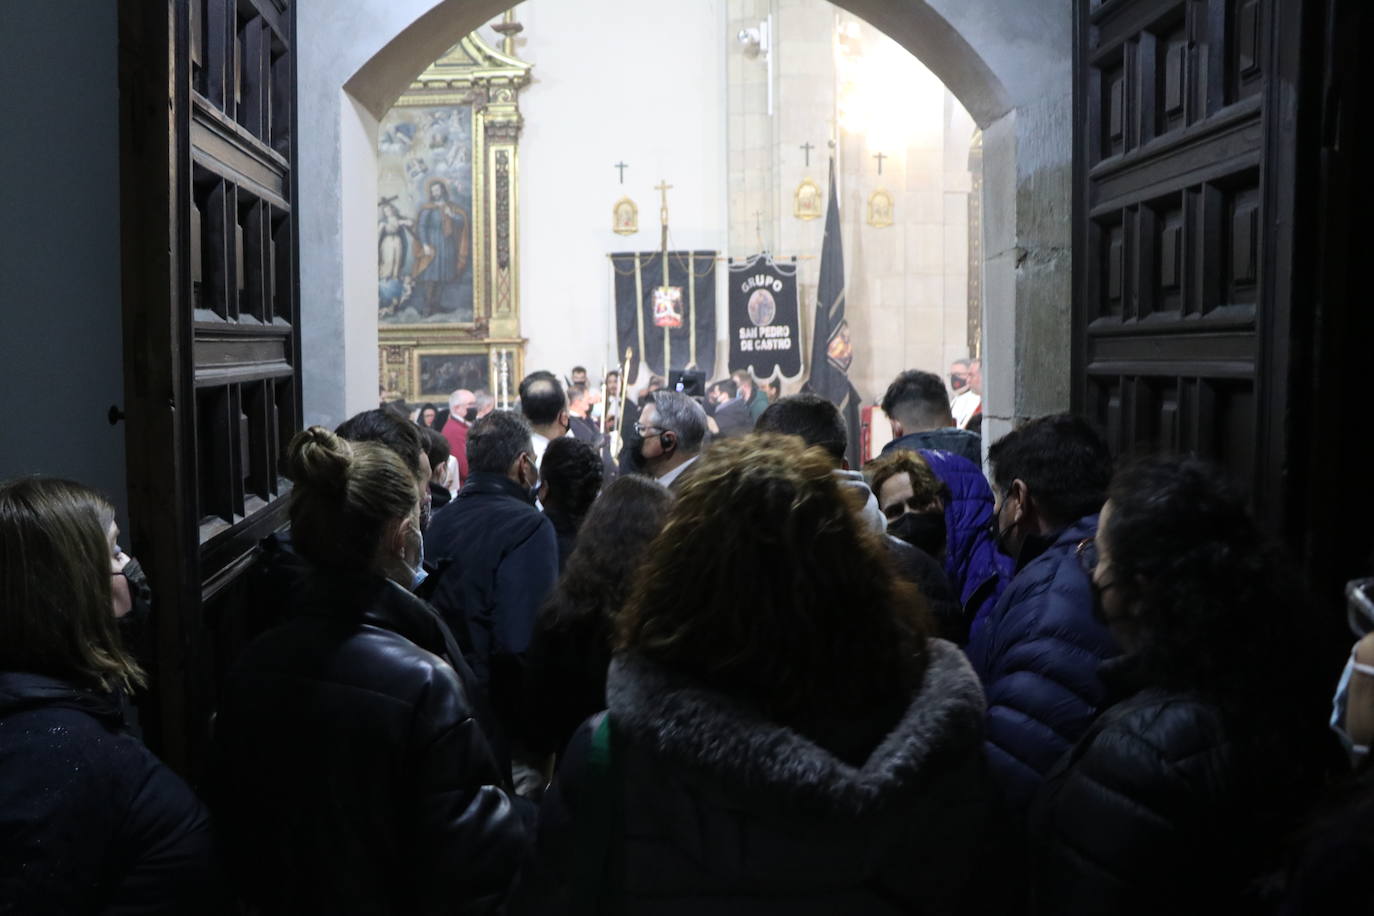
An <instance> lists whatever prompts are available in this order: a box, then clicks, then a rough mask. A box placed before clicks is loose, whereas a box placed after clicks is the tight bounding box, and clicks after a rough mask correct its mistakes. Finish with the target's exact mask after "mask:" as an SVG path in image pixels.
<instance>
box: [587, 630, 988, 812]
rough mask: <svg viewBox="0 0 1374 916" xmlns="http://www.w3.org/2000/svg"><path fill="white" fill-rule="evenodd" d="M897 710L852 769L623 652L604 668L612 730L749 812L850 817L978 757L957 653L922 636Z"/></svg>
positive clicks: (977, 729)
mask: <svg viewBox="0 0 1374 916" xmlns="http://www.w3.org/2000/svg"><path fill="white" fill-rule="evenodd" d="M928 646H929V648H928V662H927V666H926V671H925V674H924V677H923V678H922V680H921V683H920V686H919V688H918V689H917V691H916V693H915V695H914V696H913V697H912V699H911V702H910V704H909V705H908V707H907V710H906V712H905V713H904V714H903V715H902V717H901V718H900V720H899V721H898V723H897V724H896V726H894V728H893V729H892V731H891V732H890V733H889V734H888V735H887V736H886V737H885V738H884V739H883V740H882V741H881V742H880V743H879V744H878V746H877V747H876V748H874V750H873V752H872V753H871V754H869V756H868V759H867V760H866V761H865V762H864V763H863V765H862V766H853V765H851V764H848V763H846V762H845V761H843V760H841V759H839V758H838V757H836V756H835V755H834V754H832V753H831V752H830V751H828V750H826V749H825V748H822V747H820V746H819V745H817V744H816V743H815V742H813V741H812V740H810V739H809V738H807V737H805V736H803V735H801V734H798V733H797V732H796V731H794V730H792V729H790V728H787V727H784V726H781V725H778V724H776V723H773V722H770V721H768V720H766V719H764V718H763V717H762V716H761V715H760V714H759V713H758V712H757V711H755V710H752V709H750V708H747V707H746V706H744V705H742V704H741V703H739V702H738V701H737V700H734V699H732V698H730V697H728V696H725V695H724V694H721V693H719V692H716V691H713V690H710V689H707V688H704V687H702V686H700V685H699V684H697V683H695V682H692V681H689V680H687V679H685V678H683V677H681V676H679V675H676V674H674V673H672V672H669V671H666V670H664V669H663V668H661V667H659V666H658V665H656V664H654V663H652V662H650V661H648V660H647V659H645V658H643V657H641V656H638V655H635V654H633V653H626V654H622V655H619V656H617V657H616V659H615V660H614V661H613V662H612V664H611V669H610V674H609V677H608V680H607V689H606V694H607V700H608V704H609V707H610V712H611V715H612V717H613V720H614V722H615V727H616V730H617V733H619V734H624V735H625V736H626V737H627V738H628V739H630V741H631V742H633V743H634V744H636V745H638V746H640V747H642V748H644V749H645V750H646V751H648V752H649V753H651V754H653V755H654V756H657V757H660V758H662V759H664V760H665V761H666V762H668V763H670V764H672V765H673V766H674V767H681V768H683V769H685V770H686V771H688V772H690V773H693V774H696V775H697V776H699V777H701V778H702V779H704V781H705V782H707V783H709V784H711V785H713V786H714V787H715V789H716V791H719V792H721V793H724V794H725V795H727V796H729V797H731V799H732V800H733V801H735V802H737V803H740V804H742V805H744V806H746V807H749V808H759V807H763V808H767V809H771V810H773V811H774V812H777V813H783V812H787V811H799V810H800V811H806V812H807V813H808V814H811V815H813V816H814V815H818V816H821V817H834V818H845V819H849V818H855V817H865V816H867V815H871V814H877V813H880V812H882V811H884V810H885V809H888V808H889V807H890V806H892V805H893V803H894V802H901V801H903V800H905V799H908V798H910V797H912V796H914V795H917V794H920V793H922V792H926V791H929V790H930V787H931V784H932V783H933V782H937V781H938V780H939V779H940V778H942V776H943V775H944V774H945V773H947V772H948V771H949V770H950V769H957V768H959V767H961V766H963V765H965V764H966V763H967V762H968V761H969V760H971V759H974V758H975V757H976V756H977V755H978V754H980V753H981V747H982V740H983V715H984V703H983V692H982V689H981V687H980V686H979V682H978V677H977V675H976V674H974V672H973V669H972V668H971V667H970V665H969V663H968V661H967V660H966V659H965V658H964V654H963V653H962V652H961V651H959V650H958V649H957V648H955V647H954V646H953V645H952V644H950V643H948V642H945V641H943V640H938V639H932V640H930V642H929V644H928Z"/></svg>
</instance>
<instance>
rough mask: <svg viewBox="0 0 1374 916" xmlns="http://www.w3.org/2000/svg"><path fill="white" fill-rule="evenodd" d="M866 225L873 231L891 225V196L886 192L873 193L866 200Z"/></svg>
mask: <svg viewBox="0 0 1374 916" xmlns="http://www.w3.org/2000/svg"><path fill="white" fill-rule="evenodd" d="M868 224H869V225H870V226H872V227H873V228H875V229H886V228H887V227H888V226H891V225H892V195H890V194H888V193H887V192H886V191H874V192H873V194H872V196H870V197H869V198H868Z"/></svg>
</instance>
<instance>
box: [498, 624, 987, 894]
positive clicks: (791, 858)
mask: <svg viewBox="0 0 1374 916" xmlns="http://www.w3.org/2000/svg"><path fill="white" fill-rule="evenodd" d="M607 694H608V697H607V698H608V700H609V702H610V713H609V714H610V716H611V717H612V718H613V722H614V731H615V734H616V735H617V736H618V737H617V740H616V742H615V743H614V745H613V747H614V750H613V754H614V755H615V756H616V758H617V760H618V763H617V765H616V766H617V770H615V772H619V773H620V774H621V782H620V786H621V792H622V793H623V797H621V798H620V800H619V801H618V802H617V801H615V800H614V799H611V798H607V797H602V796H604V795H605V794H607V793H598V791H597V788H596V787H597V786H598V785H599V783H598V782H597V781H596V779H595V776H594V774H593V772H592V770H591V768H590V767H589V763H588V753H589V748H590V743H591V742H590V735H591V733H592V730H593V729H594V728H596V727H597V722H598V720H599V718H600V717H598V718H597V719H593V720H591V721H590V722H588V723H587V724H585V725H584V726H583V727H582V728H581V729H579V731H578V733H577V734H576V735H575V736H574V738H573V740H572V742H571V744H570V746H569V749H568V754H567V756H566V758H565V760H564V763H563V765H562V766H561V768H560V770H559V772H558V775H557V777H556V778H555V781H554V784H553V787H552V788H551V789H550V791H549V793H548V794H546V795H545V798H544V806H543V808H542V810H541V812H540V825H539V837H538V843H537V848H536V851H535V854H534V857H533V859H532V860H531V861H530V862H529V863H528V864H527V866H526V867H525V868H523V869H522V872H521V877H520V879H519V881H518V882H517V886H516V890H515V891H514V892H513V894H512V899H511V907H510V912H511V913H513V914H527V913H528V914H559V913H568V912H575V911H576V912H582V911H584V910H583V909H582V906H583V904H584V903H585V902H586V901H585V900H584V899H579V894H582V893H584V892H585V891H586V890H587V888H586V887H585V884H586V883H587V878H586V874H585V869H584V866H585V862H586V861H587V860H586V853H587V850H586V844H587V843H588V842H590V841H591V840H590V837H592V836H594V835H595V828H594V827H589V824H591V823H593V822H594V821H595V820H596V818H597V816H598V812H602V813H604V812H605V811H606V810H608V808H609V810H613V811H618V812H620V816H619V817H618V818H617V821H618V823H616V824H615V825H614V828H613V830H612V831H611V834H612V839H611V841H610V843H609V844H608V846H609V854H608V856H607V857H606V858H605V862H606V863H608V864H606V865H605V871H604V873H603V874H601V876H600V880H595V879H593V880H592V881H591V882H590V884H591V885H592V886H593V887H595V888H596V889H595V891H593V892H595V893H598V894H600V895H601V899H600V910H601V911H603V912H623V913H627V914H648V913H653V914H698V913H711V914H713V916H715V914H732V913H750V914H771V913H776V914H784V913H785V914H788V916H796V914H818V916H819V914H825V916H833V914H837V913H845V914H848V913H855V914H872V913H945V912H952V911H955V910H956V909H957V908H958V904H959V903H960V901H961V898H962V897H963V895H964V894H965V893H966V888H965V885H966V884H967V883H968V882H969V881H970V880H972V879H973V878H974V877H975V876H976V875H978V874H979V873H981V872H982V871H983V870H984V869H990V868H994V867H995V866H994V865H993V864H992V863H989V862H987V861H983V860H980V859H979V857H978V856H977V855H976V854H975V847H977V846H978V844H979V834H980V833H981V831H983V830H984V829H985V826H986V819H987V815H988V810H989V805H990V800H991V798H992V797H993V792H994V789H993V786H992V782H991V780H990V778H989V776H988V774H987V772H986V768H985V766H984V761H983V751H982V722H983V698H982V692H981V691H980V689H979V687H978V679H977V677H976V676H975V675H974V673H973V671H972V669H971V668H970V667H969V665H968V663H967V662H966V661H965V660H964V657H963V655H962V654H960V652H959V651H958V650H957V649H955V648H954V647H953V646H951V645H950V644H948V643H945V642H942V641H938V640H932V641H931V643H930V656H929V665H928V668H927V671H926V673H925V676H924V679H923V681H922V684H921V685H920V687H919V688H918V691H917V693H916V695H915V696H913V697H911V698H910V700H909V702H903V701H899V702H898V703H896V704H895V705H894V709H893V712H892V715H891V716H890V717H889V716H888V715H887V714H880V713H878V712H877V711H875V714H874V716H873V717H871V719H870V720H869V721H863V722H856V723H846V725H850V726H853V728H851V729H847V731H850V732H851V734H850V735H849V737H852V733H853V732H863V731H867V732H869V733H870V734H877V735H882V734H884V732H885V730H887V729H888V726H889V725H890V726H892V727H891V728H890V730H887V731H886V737H882V738H880V739H878V740H877V741H876V744H869V745H867V746H868V747H870V748H872V750H871V753H867V754H864V753H860V754H859V755H858V758H859V759H863V758H865V757H866V762H864V763H862V764H861V765H854V764H851V763H847V762H845V760H843V759H841V758H840V757H838V756H836V754H834V753H832V752H831V751H829V750H826V749H825V748H823V747H821V746H820V745H819V744H817V743H816V742H814V741H812V740H810V739H808V738H806V737H803V736H802V735H800V734H798V733H797V732H795V731H793V730H791V729H788V728H785V727H783V726H780V725H776V724H774V723H771V722H769V721H767V720H765V719H763V718H761V717H760V716H759V715H758V714H757V713H755V712H753V711H752V710H751V709H749V708H747V707H745V706H742V705H741V704H739V703H738V702H737V701H735V700H732V699H731V698H730V697H727V696H724V695H722V694H720V693H717V692H715V691H712V690H708V689H705V688H703V687H701V686H698V685H696V684H695V683H693V682H690V681H687V680H685V679H683V678H682V677H680V676H678V675H674V674H672V673H670V672H667V671H665V670H663V669H662V668H659V667H657V666H655V665H653V664H652V663H650V662H648V661H647V660H645V659H643V658H642V657H638V656H635V655H623V656H618V657H617V658H616V660H615V661H614V662H613V663H612V666H611V671H610V678H609V682H608V688H607ZM875 725H876V726H877V728H876V729H875V728H873V726H875ZM598 885H599V887H598ZM585 911H586V912H592V911H595V909H587V910H585Z"/></svg>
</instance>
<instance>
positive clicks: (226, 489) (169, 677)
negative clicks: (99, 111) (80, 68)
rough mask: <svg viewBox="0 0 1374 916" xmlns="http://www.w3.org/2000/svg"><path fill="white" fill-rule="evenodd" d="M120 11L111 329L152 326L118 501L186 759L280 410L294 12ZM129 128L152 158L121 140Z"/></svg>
mask: <svg viewBox="0 0 1374 916" xmlns="http://www.w3.org/2000/svg"><path fill="white" fill-rule="evenodd" d="M120 16H121V58H120V60H121V81H122V82H121V93H122V95H123V97H124V98H125V100H126V101H127V103H128V107H129V111H128V113H127V115H126V117H125V122H124V135H125V158H124V162H123V165H122V169H123V171H124V175H125V177H124V181H123V189H124V191H123V206H124V212H125V220H126V225H128V226H130V227H136V230H135V231H133V232H126V241H127V245H126V247H127V248H129V249H130V250H129V251H128V252H126V262H127V261H129V260H135V261H137V262H139V263H142V264H153V265H155V268H154V269H149V270H146V271H142V272H140V273H139V274H138V275H137V277H136V278H135V281H134V282H130V283H126V291H125V326H126V331H131V330H133V329H138V330H137V331H134V333H136V334H139V335H145V334H146V335H147V336H148V338H149V339H151V340H164V341H166V342H167V346H166V347H165V349H163V348H140V349H139V358H138V359H130V360H128V363H129V364H130V365H135V364H138V365H139V372H140V373H141V381H140V382H139V383H138V384H137V385H135V384H134V380H133V379H130V380H129V381H128V383H126V389H130V390H129V391H126V397H127V398H128V400H129V403H130V405H131V407H132V409H131V410H130V411H129V413H130V421H129V422H130V435H131V439H134V438H135V435H136V434H135V429H136V428H140V429H147V430H148V431H149V433H150V435H149V436H147V437H137V438H136V445H135V447H133V448H131V450H130V461H129V476H130V491H131V506H130V516H131V519H132V520H133V523H134V527H135V536H136V541H141V542H142V543H145V544H155V545H157V546H156V547H154V548H153V549H152V550H151V553H150V556H151V557H152V562H151V563H147V562H146V561H145V565H148V566H149V576H150V579H151V580H152V581H153V583H154V585H155V587H156V588H157V590H158V593H159V595H160V596H163V597H164V598H165V599H167V600H163V601H161V602H160V604H159V608H158V626H159V629H160V631H161V632H162V636H163V638H162V639H161V642H160V645H159V658H158V659H157V666H156V667H157V669H158V671H157V688H158V703H157V705H156V709H155V711H154V715H152V716H150V730H149V732H150V737H151V738H152V740H153V742H154V743H155V744H156V745H157V746H158V748H159V750H160V751H161V752H162V753H163V754H164V756H166V757H167V758H168V759H169V760H170V761H171V762H172V763H173V764H174V765H176V766H178V767H179V768H181V769H182V770H183V771H185V772H188V773H190V774H192V775H195V774H197V773H198V772H199V771H200V770H201V769H202V763H203V755H204V751H205V747H206V738H207V736H208V724H209V720H210V716H211V713H212V710H213V708H214V703H215V699H216V696H217V691H218V687H219V684H220V683H221V680H222V675H223V673H224V671H225V666H226V664H227V660H228V659H229V658H231V657H232V656H233V655H234V654H235V652H236V651H237V649H238V648H239V646H240V645H241V644H242V640H243V639H245V638H247V636H248V635H250V632H251V628H249V627H246V626H244V624H243V621H244V620H245V619H247V609H246V608H245V602H246V601H247V599H246V598H245V597H244V596H245V595H246V584H245V583H246V581H247V578H248V576H249V575H250V573H251V572H252V568H253V564H254V561H255V559H256V554H257V545H258V543H259V541H260V540H261V539H262V538H263V537H264V536H266V535H267V534H269V533H271V532H272V531H273V530H275V529H276V528H278V527H280V525H281V524H283V523H284V521H285V516H286V500H287V496H288V494H289V492H290V485H289V482H288V481H286V480H285V478H284V477H283V476H282V473H281V471H282V466H283V461H282V458H283V453H284V449H285V447H286V444H287V443H288V442H289V441H290V437H291V436H292V435H293V434H294V433H295V431H296V430H297V429H299V425H300V417H301V408H300V384H299V366H300V338H299V329H298V327H297V316H298V314H299V310H298V307H297V296H298V286H299V284H298V278H297V263H298V259H297V257H296V247H297V244H298V243H297V238H296V230H295V223H294V219H293V213H294V209H295V191H294V182H293V180H292V167H293V164H294V161H295V156H296V154H295V145H294V136H295V129H294V122H295V88H294V87H295V70H294V66H295V64H294V54H293V53H292V48H293V42H294V28H295V25H294V22H295V15H294V7H293V5H292V4H291V3H290V2H289V0H165V2H161V3H159V2H154V3H149V2H147V0H122V2H121V7H120ZM158 108H160V109H161V110H163V111H164V112H167V113H168V116H167V117H166V118H165V119H156V118H149V117H147V116H146V115H147V113H148V112H151V111H153V110H156V109H158ZM149 145H152V146H158V147H160V148H163V149H165V150H166V151H167V152H166V155H165V156H164V157H163V158H162V159H161V160H159V161H157V162H155V163H150V162H148V161H145V160H140V159H139V158H138V157H136V156H134V155H131V154H130V152H129V151H130V150H132V149H134V148H136V147H145V146H149ZM158 213H160V214H161V215H162V219H161V221H160V222H159V220H158V218H157V214H158ZM169 216H170V218H169ZM159 251H161V252H162V253H163V254H162V256H161V257H159V256H158V252H159ZM167 255H170V258H168V257H167ZM131 336H132V335H131V334H130V333H126V340H127V339H129V338H130V337H131ZM135 388H136V389H137V390H138V392H139V393H138V395H137V396H135V393H134V391H133V389H135ZM135 412H137V414H138V417H137V418H135V416H134V414H135ZM168 414H170V416H171V418H172V421H171V422H157V421H156V418H158V417H161V416H164V415H168ZM158 480H167V481H170V482H171V483H172V484H173V485H172V486H171V487H170V488H169V487H167V486H158V485H157V484H155V483H154V482H155V481H158ZM140 552H142V551H140ZM171 583H175V585H171Z"/></svg>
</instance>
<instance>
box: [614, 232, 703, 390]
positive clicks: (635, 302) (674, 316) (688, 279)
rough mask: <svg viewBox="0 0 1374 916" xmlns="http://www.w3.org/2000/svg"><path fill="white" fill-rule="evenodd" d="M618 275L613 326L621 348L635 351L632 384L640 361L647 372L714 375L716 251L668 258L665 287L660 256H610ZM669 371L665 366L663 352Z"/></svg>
mask: <svg viewBox="0 0 1374 916" xmlns="http://www.w3.org/2000/svg"><path fill="white" fill-rule="evenodd" d="M611 264H612V266H613V267H614V269H615V326H616V339H617V340H618V341H619V344H620V346H619V348H618V350H617V351H616V359H622V358H624V356H625V348H626V347H629V348H630V349H632V350H633V351H634V358H633V359H632V360H631V361H630V370H629V372H630V382H633V381H634V379H635V378H636V376H637V375H638V374H639V363H640V360H644V361H646V362H647V364H648V367H649V371H650V372H651V373H654V374H656V375H664V376H666V375H668V373H669V372H671V371H675V370H677V371H680V370H683V369H694V368H700V369H702V370H703V371H705V372H708V373H709V372H713V371H714V370H715V365H716V253H715V252H714V251H670V252H668V283H667V285H666V287H665V285H664V283H663V255H662V254H661V253H660V252H657V251H654V252H641V253H637V254H636V253H634V252H621V253H617V254H613V255H611ZM665 346H666V347H667V349H668V351H669V352H668V361H669V362H671V363H672V365H670V366H665V365H664V359H663V357H664V352H663V351H664V348H665Z"/></svg>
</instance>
